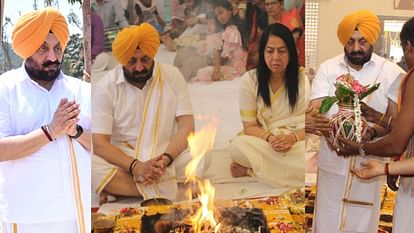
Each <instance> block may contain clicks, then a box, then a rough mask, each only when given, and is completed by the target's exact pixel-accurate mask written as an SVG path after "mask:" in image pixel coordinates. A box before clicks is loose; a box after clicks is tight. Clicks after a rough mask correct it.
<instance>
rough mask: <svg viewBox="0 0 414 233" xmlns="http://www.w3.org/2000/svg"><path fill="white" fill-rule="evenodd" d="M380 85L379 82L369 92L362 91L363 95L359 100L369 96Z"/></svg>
mask: <svg viewBox="0 0 414 233" xmlns="http://www.w3.org/2000/svg"><path fill="white" fill-rule="evenodd" d="M379 86H380V83H377V84H375V85H373V86H372V87H370V88H369V89H368V91H367V92H365V93H362V95H361V96H360V97H359V100H362V99H363V98H365V97H367V96H369V95H370V94H371V93H372V92H374V91H376V90H377V89H378V88H379Z"/></svg>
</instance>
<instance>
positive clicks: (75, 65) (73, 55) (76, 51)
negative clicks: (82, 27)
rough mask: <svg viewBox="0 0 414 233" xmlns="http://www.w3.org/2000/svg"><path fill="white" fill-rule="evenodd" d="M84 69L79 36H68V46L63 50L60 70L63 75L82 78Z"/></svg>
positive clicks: (81, 44)
mask: <svg viewBox="0 0 414 233" xmlns="http://www.w3.org/2000/svg"><path fill="white" fill-rule="evenodd" d="M83 69H84V60H83V43H82V37H81V35H80V34H73V35H71V36H70V39H69V42H68V45H67V47H66V50H65V55H64V58H63V64H62V70H63V73H65V74H67V75H70V76H73V77H77V78H82V76H83Z"/></svg>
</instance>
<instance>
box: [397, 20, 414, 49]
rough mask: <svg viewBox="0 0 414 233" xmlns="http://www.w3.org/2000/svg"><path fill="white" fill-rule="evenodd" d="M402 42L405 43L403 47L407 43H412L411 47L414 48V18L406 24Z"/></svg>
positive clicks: (402, 31) (401, 38)
mask: <svg viewBox="0 0 414 233" xmlns="http://www.w3.org/2000/svg"><path fill="white" fill-rule="evenodd" d="M400 41H401V42H402V43H403V47H405V45H404V43H407V41H410V43H411V46H414V17H412V18H411V19H409V20H408V21H407V22H405V23H404V25H403V27H402V29H401V32H400Z"/></svg>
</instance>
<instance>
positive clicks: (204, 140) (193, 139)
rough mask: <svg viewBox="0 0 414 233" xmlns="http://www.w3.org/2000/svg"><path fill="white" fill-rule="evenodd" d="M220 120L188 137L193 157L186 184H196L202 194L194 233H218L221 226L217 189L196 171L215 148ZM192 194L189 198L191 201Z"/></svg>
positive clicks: (186, 173) (189, 164) (195, 216)
mask: <svg viewBox="0 0 414 233" xmlns="http://www.w3.org/2000/svg"><path fill="white" fill-rule="evenodd" d="M217 125H218V119H217V118H212V119H211V120H210V122H209V123H208V124H207V125H205V126H203V127H202V128H201V130H199V131H198V132H196V133H192V134H190V136H188V139H187V140H188V146H189V148H190V154H191V156H192V157H193V158H192V160H191V161H190V162H189V163H188V165H187V166H186V168H185V176H186V182H189V181H190V182H196V183H197V186H198V189H199V191H200V193H199V194H198V199H199V201H200V202H201V207H200V208H199V209H198V210H197V213H196V214H195V215H194V216H193V217H191V222H192V225H193V230H194V233H202V232H211V231H212V230H214V232H218V230H219V228H220V224H217V221H216V220H215V218H214V193H215V189H214V187H213V186H212V185H211V183H210V181H209V180H204V181H200V180H199V179H197V176H196V170H197V167H198V165H199V163H200V161H201V160H202V158H203V157H204V155H205V154H206V153H207V152H208V150H210V149H211V148H212V147H213V144H214V138H215V135H216V131H217ZM191 196H192V195H191V193H190V194H189V198H190V199H191Z"/></svg>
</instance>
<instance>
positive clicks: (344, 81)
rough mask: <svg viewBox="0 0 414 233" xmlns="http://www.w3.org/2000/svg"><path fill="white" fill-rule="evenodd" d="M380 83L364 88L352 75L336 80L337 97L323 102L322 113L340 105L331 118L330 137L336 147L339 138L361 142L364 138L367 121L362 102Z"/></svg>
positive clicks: (345, 75)
mask: <svg viewBox="0 0 414 233" xmlns="http://www.w3.org/2000/svg"><path fill="white" fill-rule="evenodd" d="M379 85H380V83H376V84H373V85H371V86H370V85H367V86H363V85H362V84H360V83H359V82H358V81H357V80H355V79H354V78H353V77H352V76H351V75H350V74H344V75H341V76H339V77H338V78H336V82H335V87H336V91H335V96H330V97H327V98H325V99H324V100H323V101H322V104H321V107H320V108H319V112H320V113H326V112H328V111H329V109H330V108H331V107H332V105H333V104H335V103H338V106H339V111H338V113H336V114H335V115H333V116H332V117H331V120H330V123H331V132H330V135H329V136H330V137H331V138H332V139H333V143H334V145H337V141H338V137H339V136H341V137H343V138H345V139H348V140H352V141H356V142H361V138H362V136H363V135H364V134H365V133H366V131H367V125H368V124H367V121H366V120H365V119H364V118H363V117H362V116H361V105H360V101H361V100H362V99H363V98H365V97H367V96H368V95H370V94H371V93H373V92H374V91H375V90H377V89H378V87H379Z"/></svg>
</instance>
